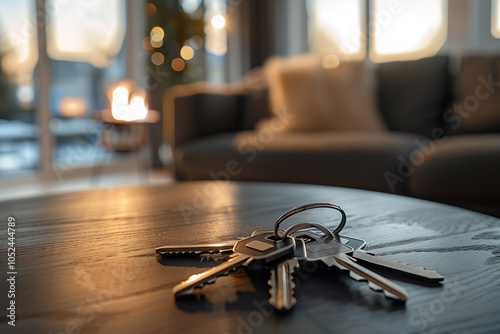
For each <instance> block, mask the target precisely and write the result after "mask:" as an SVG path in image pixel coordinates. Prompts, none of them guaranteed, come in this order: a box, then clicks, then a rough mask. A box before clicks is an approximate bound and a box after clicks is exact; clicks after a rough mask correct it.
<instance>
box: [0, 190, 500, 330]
mask: <svg viewBox="0 0 500 334" xmlns="http://www.w3.org/2000/svg"><path fill="white" fill-rule="evenodd" d="M310 202H334V203H337V204H339V205H340V206H341V207H343V208H344V210H345V211H346V213H347V216H348V220H347V225H346V227H345V229H344V230H343V231H342V234H346V235H350V236H354V237H359V238H362V239H365V240H366V241H367V242H368V246H367V249H368V250H370V251H372V252H374V253H376V254H377V255H379V256H384V257H386V258H389V259H394V260H398V261H402V262H407V263H410V264H413V265H421V266H425V267H427V268H430V269H434V270H437V271H438V272H439V273H441V274H442V275H444V276H445V280H444V282H443V284H442V285H428V284H424V283H420V282H418V281H416V280H412V279H405V278H401V277H397V276H395V275H392V276H387V275H386V277H390V278H391V279H393V280H394V281H396V282H397V283H399V284H400V285H402V286H403V287H404V288H406V290H407V292H408V295H409V299H408V301H407V302H406V304H404V303H401V302H398V301H394V300H391V299H388V298H386V297H385V296H384V295H383V294H382V293H378V292H375V291H373V290H371V289H370V288H369V287H368V285H367V284H366V283H365V282H356V281H354V280H352V279H350V277H349V276H348V274H347V273H346V272H340V271H337V270H326V269H322V268H319V269H318V268H316V269H315V270H309V269H308V270H305V271H304V270H301V272H300V273H299V274H300V277H299V278H297V285H298V288H297V289H296V292H295V295H296V298H297V301H298V302H297V305H296V306H295V308H294V309H293V310H292V311H291V312H289V313H285V314H280V313H276V312H272V311H270V310H269V305H268V303H267V299H268V298H269V297H268V292H267V290H268V287H267V283H266V281H267V279H268V273H266V271H265V270H262V269H259V268H251V269H248V270H247V271H245V270H244V269H239V270H238V271H236V272H235V273H232V274H230V275H229V276H224V277H221V278H219V279H217V282H216V283H215V284H211V285H206V286H205V287H204V288H203V289H202V290H196V294H195V296H191V297H188V298H183V299H178V300H176V299H174V297H173V295H172V287H173V286H174V285H175V284H177V283H179V282H180V281H182V280H184V279H186V278H187V277H188V276H190V275H192V274H195V273H197V272H200V271H202V270H205V269H206V268H209V267H210V266H214V265H215V264H217V262H214V261H201V260H200V259H198V258H193V259H182V258H177V259H171V260H162V259H161V258H159V257H157V255H156V254H155V252H154V250H155V248H156V247H159V246H162V245H165V244H182V243H202V242H219V241H223V240H228V239H234V238H235V237H238V236H247V235H249V234H250V233H252V231H253V230H255V229H263V228H272V227H273V224H274V221H275V220H276V218H277V217H278V216H279V215H280V214H282V213H283V212H285V211H286V210H288V209H290V208H291V207H293V206H299V205H302V204H306V203H310ZM0 212H1V213H2V221H3V227H2V229H1V231H0V235H1V240H2V243H1V245H0V249H1V250H2V252H1V254H2V258H1V259H0V263H1V264H2V267H1V268H2V273H1V277H2V278H1V288H2V292H1V294H0V295H1V298H0V299H1V305H0V306H1V309H2V320H1V323H0V332H1V333H11V332H12V333H53V334H56V333H183V334H189V333H273V332H276V333H307V334H313V333H329V332H336V333H418V332H433V333H450V332H456V333H475V332H496V333H499V332H500V220H499V219H497V218H493V217H489V216H485V215H482V214H478V213H474V212H471V211H467V210H463V209H458V208H454V207H450V206H446V205H442V204H437V203H432V202H426V201H421V200H417V199H412V198H405V197H401V196H395V195H390V194H382V193H376V192H368V191H362V190H353V189H345V188H334V187H323V186H313V185H291V184H273V183H218V182H186V183H176V184H173V185H168V186H137V187H123V188H111V189H97V190H90V191H84V192H77V193H70V194H61V195H52V196H44V197H37V198H30V199H22V200H16V201H7V202H1V203H0ZM10 216H12V217H14V218H15V219H16V227H15V229H16V230H15V232H16V234H15V237H16V259H15V262H16V268H15V270H16V272H17V275H16V288H15V289H16V292H15V295H16V296H15V302H16V304H15V305H16V321H15V325H16V326H15V327H12V326H10V325H9V324H8V321H10V320H9V319H8V318H7V317H6V316H5V312H6V308H7V306H8V304H7V303H8V302H9V300H10V299H8V298H7V290H8V288H9V287H8V286H7V284H6V279H7V271H8V269H7V256H6V254H7V222H8V217H10ZM338 218H339V215H338V214H337V213H336V212H334V211H332V210H328V209H318V210H312V211H307V212H304V213H301V214H299V215H296V216H294V219H290V221H288V220H287V221H285V223H284V225H287V226H289V225H291V224H292V223H293V222H299V221H317V222H321V223H324V224H325V225H327V226H329V227H331V228H333V227H335V226H336V224H337V221H338ZM218 263H220V261H219V262H218Z"/></svg>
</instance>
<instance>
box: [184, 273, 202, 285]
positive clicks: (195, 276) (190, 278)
mask: <svg viewBox="0 0 500 334" xmlns="http://www.w3.org/2000/svg"><path fill="white" fill-rule="evenodd" d="M201 276H203V274H194V275H191V276H189V278H188V279H187V280H185V281H184V282H186V283H190V282H192V281H196V280H197V279H198V278H199V277H201Z"/></svg>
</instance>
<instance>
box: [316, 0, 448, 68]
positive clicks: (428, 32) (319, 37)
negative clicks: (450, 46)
mask: <svg viewBox="0 0 500 334" xmlns="http://www.w3.org/2000/svg"><path fill="white" fill-rule="evenodd" d="M366 4H368V6H369V8H366ZM308 8H309V39H310V47H311V50H312V51H314V52H320V53H322V54H324V53H325V52H328V53H330V54H334V55H336V56H337V57H338V58H340V59H346V58H347V59H353V58H354V59H359V58H364V57H365V56H366V54H367V53H368V52H367V51H366V49H367V46H369V56H370V58H371V59H372V60H373V61H376V62H384V61H393V60H406V59H417V58H422V57H429V56H432V55H435V54H436V53H437V52H438V51H439V49H440V48H441V47H442V46H443V44H444V42H445V40H446V34H447V10H446V9H447V1H446V0H425V1H412V0H368V1H359V0H356V1H341V0H309V3H308ZM367 13H368V15H369V20H368V21H369V30H367V27H366V19H365V18H366V16H367ZM367 38H369V41H367ZM368 42H369V43H368Z"/></svg>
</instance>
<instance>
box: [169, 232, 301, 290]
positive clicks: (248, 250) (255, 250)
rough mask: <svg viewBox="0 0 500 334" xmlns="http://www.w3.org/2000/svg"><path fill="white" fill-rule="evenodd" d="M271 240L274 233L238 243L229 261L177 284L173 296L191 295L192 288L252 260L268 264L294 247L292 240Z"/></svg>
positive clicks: (289, 238) (201, 285)
mask: <svg viewBox="0 0 500 334" xmlns="http://www.w3.org/2000/svg"><path fill="white" fill-rule="evenodd" d="M273 238H274V233H265V234H259V235H255V236H253V237H249V238H245V239H242V240H240V241H238V242H237V243H236V245H234V249H233V252H234V254H233V257H231V259H229V260H228V261H226V262H224V263H222V264H220V265H218V266H216V267H214V268H210V269H208V270H207V271H204V272H202V273H200V274H196V275H192V276H190V277H189V278H188V279H187V280H185V281H183V282H181V283H179V284H177V285H176V286H174V288H173V292H174V296H176V297H178V296H183V295H189V294H192V293H193V291H194V288H201V287H203V285H205V284H206V283H213V282H215V279H216V278H217V277H219V276H222V275H227V274H229V272H231V271H233V270H236V269H237V268H239V267H241V266H247V265H249V264H250V263H251V262H252V261H254V260H255V261H260V262H263V263H269V262H271V261H273V260H277V259H278V258H281V257H284V256H287V255H288V254H290V253H292V252H293V249H294V247H295V240H294V239H293V238H291V237H286V238H283V240H280V241H274V240H273Z"/></svg>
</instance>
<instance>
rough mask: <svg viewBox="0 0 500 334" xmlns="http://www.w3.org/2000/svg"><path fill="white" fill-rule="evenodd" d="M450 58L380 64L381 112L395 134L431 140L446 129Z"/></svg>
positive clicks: (439, 57) (378, 70) (377, 73)
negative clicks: (418, 135)
mask: <svg viewBox="0 0 500 334" xmlns="http://www.w3.org/2000/svg"><path fill="white" fill-rule="evenodd" d="M448 62H449V59H448V57H447V56H436V57H432V58H424V59H419V60H414V61H400V62H390V63H385V64H380V65H379V66H378V67H377V70H376V78H377V83H378V101H379V109H380V112H381V113H382V116H383V118H384V120H385V122H386V124H387V126H388V128H389V130H392V131H401V132H410V133H417V134H422V135H425V136H430V134H431V133H432V130H434V129H436V128H441V127H442V126H443V120H442V119H443V112H444V111H445V109H446V108H447V106H448V103H449V99H450V97H449V91H450V88H449V85H450V79H449V74H448Z"/></svg>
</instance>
